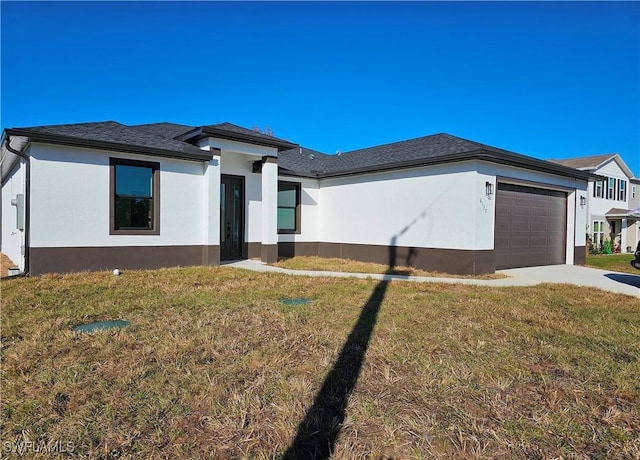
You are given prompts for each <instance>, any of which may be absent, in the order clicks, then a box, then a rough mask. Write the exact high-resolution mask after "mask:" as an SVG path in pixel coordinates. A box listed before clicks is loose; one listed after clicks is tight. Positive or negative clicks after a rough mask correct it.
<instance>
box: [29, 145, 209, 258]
mask: <svg viewBox="0 0 640 460" xmlns="http://www.w3.org/2000/svg"><path fill="white" fill-rule="evenodd" d="M30 155H31V247H92V246H93V247H99V246H102V247H105V246H165V245H166V246H169V245H174V246H175V245H178V246H180V245H199V244H203V243H204V241H205V236H204V232H205V226H204V216H203V212H202V210H203V209H204V193H205V188H204V181H203V167H202V163H201V162H191V161H181V160H174V159H169V158H160V157H153V156H142V155H133V154H124V153H117V152H106V151H100V150H89V149H80V148H72V147H61V146H54V145H44V144H33V145H32V146H31V149H30ZM110 157H112V158H125V159H132V160H141V161H152V162H158V163H160V235H109V158H110ZM218 212H219V211H218Z"/></svg>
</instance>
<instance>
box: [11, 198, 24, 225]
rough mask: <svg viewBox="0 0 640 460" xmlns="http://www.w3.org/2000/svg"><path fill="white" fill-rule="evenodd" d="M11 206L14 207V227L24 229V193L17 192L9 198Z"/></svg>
mask: <svg viewBox="0 0 640 460" xmlns="http://www.w3.org/2000/svg"><path fill="white" fill-rule="evenodd" d="M11 206H15V207H16V228H17V229H18V230H24V194H23V193H18V194H17V195H16V197H15V198H14V199H12V200H11Z"/></svg>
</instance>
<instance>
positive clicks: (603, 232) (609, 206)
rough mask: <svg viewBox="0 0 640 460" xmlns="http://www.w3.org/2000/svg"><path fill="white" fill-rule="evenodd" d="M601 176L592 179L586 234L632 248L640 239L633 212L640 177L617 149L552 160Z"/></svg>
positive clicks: (639, 192) (616, 246)
mask: <svg viewBox="0 0 640 460" xmlns="http://www.w3.org/2000/svg"><path fill="white" fill-rule="evenodd" d="M549 161H552V162H554V163H558V164H561V165H564V166H570V167H572V168H576V169H579V170H582V171H587V172H590V173H592V174H597V175H599V176H602V179H600V180H596V181H593V182H589V191H588V195H587V197H588V198H587V200H586V203H585V206H586V207H587V229H586V230H587V234H588V235H589V237H590V238H591V241H592V244H594V245H595V246H596V247H601V246H602V245H603V243H604V242H605V241H607V240H609V241H611V248H612V250H614V251H620V252H632V251H633V250H634V249H635V246H636V244H637V242H638V240H640V222H639V221H638V217H637V214H635V213H634V210H636V209H637V208H638V207H639V206H640V179H638V178H634V175H633V172H632V171H631V170H630V169H629V167H628V166H627V165H626V164H625V162H624V161H623V160H622V158H620V155H618V154H616V153H608V154H604V155H594V156H588V157H580V158H570V159H566V160H549Z"/></svg>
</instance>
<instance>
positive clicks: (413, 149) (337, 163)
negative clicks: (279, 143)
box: [279, 133, 588, 179]
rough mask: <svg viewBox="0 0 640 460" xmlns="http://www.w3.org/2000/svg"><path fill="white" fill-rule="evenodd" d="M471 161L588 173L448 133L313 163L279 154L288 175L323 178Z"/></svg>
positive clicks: (567, 173) (317, 159)
mask: <svg viewBox="0 0 640 460" xmlns="http://www.w3.org/2000/svg"><path fill="white" fill-rule="evenodd" d="M283 154H284V155H283ZM471 159H479V160H484V161H490V162H494V163H500V164H507V165H513V166H517V167H524V168H529V169H536V170H539V171H544V172H549V173H552V174H560V175H564V176H569V177H580V178H582V179H587V178H588V174H587V173H583V172H581V171H578V170H576V169H574V168H569V167H566V166H561V165H557V164H554V163H550V162H548V161H543V160H538V159H536V158H532V157H528V156H526V155H521V154H518V153H515V152H510V151H508V150H504V149H499V148H496V147H491V146H488V145H486V144H481V143H479V142H474V141H470V140H467V139H462V138H460V137H456V136H452V135H450V134H446V133H440V134H434V135H431V136H425V137H419V138H416V139H410V140H407V141H400V142H393V143H390V144H384V145H378V146H375V147H369V148H365V149H359V150H353V151H351V152H346V153H343V154H341V155H325V154H318V155H314V158H313V159H310V158H309V157H308V155H306V154H305V149H303V151H302V154H301V153H300V151H299V149H292V150H288V151H286V152H281V153H280V160H279V165H280V167H281V168H283V169H284V170H286V171H284V172H285V174H287V173H289V172H290V173H291V174H292V175H299V176H306V177H318V178H323V177H332V176H342V175H351V174H359V173H366V172H375V171H383V170H388V169H397V168H406V167H412V166H420V165H428V164H436V163H445V162H454V161H465V160H471Z"/></svg>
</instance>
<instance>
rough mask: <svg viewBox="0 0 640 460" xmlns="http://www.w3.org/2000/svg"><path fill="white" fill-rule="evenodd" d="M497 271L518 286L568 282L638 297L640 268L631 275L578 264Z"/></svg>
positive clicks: (639, 294)
mask: <svg viewBox="0 0 640 460" xmlns="http://www.w3.org/2000/svg"><path fill="white" fill-rule="evenodd" d="M498 273H504V274H505V275H507V276H509V277H511V280H513V281H515V282H517V283H521V284H518V285H519V286H523V285H534V284H540V283H568V284H575V285H577V286H587V287H595V288H599V289H603V290H605V291H610V292H615V293H617V294H627V295H631V296H634V297H639V298H640V270H638V274H637V275H632V274H629V273H618V272H611V271H608V270H598V269H597V268H587V267H582V266H580V265H549V266H546V267H527V268H512V269H510V270H500V271H499V272H498ZM498 281H499V280H498Z"/></svg>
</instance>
